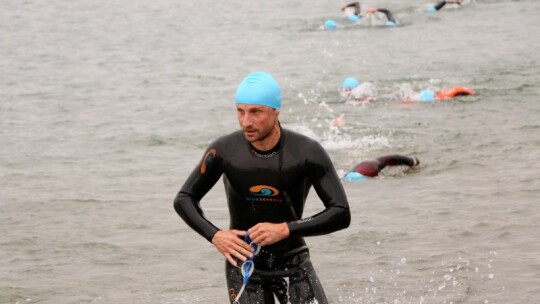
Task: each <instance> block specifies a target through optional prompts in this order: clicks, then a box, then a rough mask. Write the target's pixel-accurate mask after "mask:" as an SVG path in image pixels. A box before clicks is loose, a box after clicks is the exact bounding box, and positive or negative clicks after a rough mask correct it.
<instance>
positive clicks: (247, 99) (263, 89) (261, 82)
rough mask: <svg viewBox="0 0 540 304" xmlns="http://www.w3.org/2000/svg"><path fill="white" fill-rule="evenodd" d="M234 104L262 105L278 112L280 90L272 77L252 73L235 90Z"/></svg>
mask: <svg viewBox="0 0 540 304" xmlns="http://www.w3.org/2000/svg"><path fill="white" fill-rule="evenodd" d="M235 100H236V103H240V104H252V105H262V106H267V107H271V108H274V109H276V110H279V109H280V108H281V89H280V88H279V85H278V83H277V82H276V81H275V80H274V78H273V77H272V75H270V74H268V73H266V72H254V73H251V74H249V75H247V76H246V78H244V80H242V82H241V83H240V85H239V86H238V88H237V89H236V96H235Z"/></svg>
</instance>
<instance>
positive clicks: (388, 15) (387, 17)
mask: <svg viewBox="0 0 540 304" xmlns="http://www.w3.org/2000/svg"><path fill="white" fill-rule="evenodd" d="M377 12H381V13H383V14H384V15H386V19H388V21H391V22H394V23H396V24H397V22H396V19H394V16H393V15H392V13H391V12H390V11H389V10H387V9H384V8H378V9H377Z"/></svg>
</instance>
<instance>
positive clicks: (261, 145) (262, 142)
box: [251, 123, 281, 151]
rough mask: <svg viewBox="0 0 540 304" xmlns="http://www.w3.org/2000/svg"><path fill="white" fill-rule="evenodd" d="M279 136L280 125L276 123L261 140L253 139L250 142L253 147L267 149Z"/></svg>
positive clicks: (277, 140) (260, 149)
mask: <svg viewBox="0 0 540 304" xmlns="http://www.w3.org/2000/svg"><path fill="white" fill-rule="evenodd" d="M280 137H281V126H280V125H279V123H278V124H276V125H275V127H274V128H273V129H272V132H271V133H270V134H269V135H268V136H267V137H266V138H265V139H263V140H260V141H254V142H252V143H251V144H252V145H253V147H254V148H255V149H257V150H259V151H268V150H270V149H272V148H274V147H275V146H276V145H277V143H278V142H279V138H280Z"/></svg>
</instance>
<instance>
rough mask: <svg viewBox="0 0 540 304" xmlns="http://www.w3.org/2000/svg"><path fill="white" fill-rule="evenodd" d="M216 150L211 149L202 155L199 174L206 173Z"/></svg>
mask: <svg viewBox="0 0 540 304" xmlns="http://www.w3.org/2000/svg"><path fill="white" fill-rule="evenodd" d="M216 153H217V152H216V149H211V150H209V151H208V152H206V154H205V155H204V158H203V160H202V162H201V174H204V173H206V170H207V169H210V167H211V166H212V163H213V162H214V157H215V156H216Z"/></svg>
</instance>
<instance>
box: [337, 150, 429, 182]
mask: <svg viewBox="0 0 540 304" xmlns="http://www.w3.org/2000/svg"><path fill="white" fill-rule="evenodd" d="M419 164H420V161H419V160H418V158H416V157H408V156H404V155H398V154H394V155H385V156H381V157H378V158H377V159H374V160H366V161H363V162H360V163H358V164H357V165H356V166H354V167H353V168H352V169H351V170H350V171H349V172H347V173H346V174H345V176H344V177H343V179H344V180H346V181H350V182H359V181H363V180H366V179H367V178H369V177H376V176H378V175H379V173H380V172H381V171H382V170H383V169H384V168H386V167H387V166H408V167H409V168H414V167H416V166H418V165H419Z"/></svg>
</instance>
